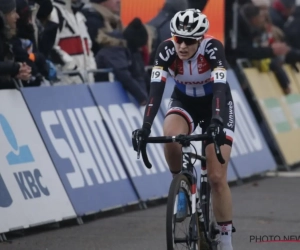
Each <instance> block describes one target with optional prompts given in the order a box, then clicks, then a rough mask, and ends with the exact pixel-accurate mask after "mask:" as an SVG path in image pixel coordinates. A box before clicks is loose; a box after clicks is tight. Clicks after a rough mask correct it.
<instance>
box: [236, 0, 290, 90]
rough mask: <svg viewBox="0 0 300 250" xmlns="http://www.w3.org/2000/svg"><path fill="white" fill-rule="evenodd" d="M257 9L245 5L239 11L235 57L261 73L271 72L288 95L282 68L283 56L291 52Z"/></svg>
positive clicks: (287, 80)
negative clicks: (244, 59) (269, 27)
mask: <svg viewBox="0 0 300 250" xmlns="http://www.w3.org/2000/svg"><path fill="white" fill-rule="evenodd" d="M268 25H269V23H268V22H266V19H265V15H263V12H262V11H261V10H260V8H259V7H257V6H255V5H253V4H252V3H250V4H245V5H244V6H243V7H242V8H241V10H240V18H239V33H238V45H237V50H236V52H237V57H240V58H247V59H249V60H251V61H252V62H253V63H254V65H255V66H257V67H258V68H259V69H260V70H261V71H268V70H272V71H273V72H274V73H275V76H276V77H277V79H278V82H279V83H280V85H281V87H282V89H283V91H284V93H286V94H289V93H290V91H291V90H290V87H289V83H290V82H289V79H288V76H287V74H286V72H285V71H284V69H283V68H282V64H283V63H284V58H285V56H286V55H287V54H288V53H289V52H290V51H291V48H290V47H289V46H287V44H286V43H284V42H282V41H280V40H279V39H278V38H276V37H275V36H274V35H273V33H272V32H270V30H267V27H268Z"/></svg>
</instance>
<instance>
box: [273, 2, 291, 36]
mask: <svg viewBox="0 0 300 250" xmlns="http://www.w3.org/2000/svg"><path fill="white" fill-rule="evenodd" d="M295 7H296V4H295V0H275V1H274V2H273V3H272V6H271V8H270V18H271V21H272V23H273V24H274V25H275V26H277V27H278V28H280V29H281V30H283V29H284V24H285V22H286V21H287V20H288V18H289V17H290V16H291V15H292V14H293V13H294V11H295Z"/></svg>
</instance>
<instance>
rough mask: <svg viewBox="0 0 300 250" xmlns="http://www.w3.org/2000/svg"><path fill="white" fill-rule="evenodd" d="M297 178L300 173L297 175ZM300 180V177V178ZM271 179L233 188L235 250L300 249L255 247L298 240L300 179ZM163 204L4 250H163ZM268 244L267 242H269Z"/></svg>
mask: <svg viewBox="0 0 300 250" xmlns="http://www.w3.org/2000/svg"><path fill="white" fill-rule="evenodd" d="M298 173H299V172H298ZM299 177H300V176H299ZM299 177H270V178H264V179H261V180H258V181H252V182H249V183H247V184H244V185H242V186H239V187H237V186H235V187H232V193H233V200H234V218H235V220H234V223H235V226H236V227H237V230H238V231H237V232H236V233H235V234H234V239H233V240H234V249H235V250H268V249H270V250H282V249H285V250H297V249H300V243H287V242H280V243H255V242H250V237H251V236H257V237H260V236H261V237H262V236H264V235H265V236H271V235H273V236H275V235H278V236H280V237H281V239H282V238H283V237H284V236H286V237H288V236H291V235H295V236H297V238H298V239H299V240H300V196H299V190H300V178H299ZM165 210H166V206H165V204H163V205H160V206H155V207H152V208H149V209H147V210H143V211H133V212H127V213H122V214H119V215H117V216H113V217H108V218H102V219H97V220H93V221H90V222H86V223H85V224H84V225H81V226H76V225H75V226H69V227H63V228H59V229H56V230H53V229H52V230H49V231H41V232H40V233H35V234H31V235H29V236H28V235H27V236H25V237H19V238H16V239H14V240H13V242H12V243H11V244H7V243H5V244H3V243H0V249H1V250H165V249H166V247H165ZM265 239H266V238H265Z"/></svg>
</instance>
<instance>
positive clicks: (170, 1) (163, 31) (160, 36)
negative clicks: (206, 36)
mask: <svg viewBox="0 0 300 250" xmlns="http://www.w3.org/2000/svg"><path fill="white" fill-rule="evenodd" d="M188 4H189V3H188V0H166V1H165V3H164V5H163V8H162V9H161V10H160V12H158V14H157V15H156V16H155V17H154V18H153V19H151V20H150V21H149V22H148V24H149V25H151V26H153V27H154V28H155V30H156V36H155V41H154V43H153V49H152V51H153V53H152V54H151V56H150V64H151V65H153V63H154V57H155V51H156V50H157V47H158V46H159V44H160V43H161V42H163V41H164V40H166V39H169V37H170V21H171V19H172V17H173V16H174V15H175V14H176V13H177V11H180V10H184V9H187V8H188Z"/></svg>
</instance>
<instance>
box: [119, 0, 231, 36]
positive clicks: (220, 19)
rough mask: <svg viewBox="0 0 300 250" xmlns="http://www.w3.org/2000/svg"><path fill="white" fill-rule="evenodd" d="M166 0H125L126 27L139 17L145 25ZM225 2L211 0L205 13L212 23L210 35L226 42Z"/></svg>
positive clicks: (123, 6)
mask: <svg viewBox="0 0 300 250" xmlns="http://www.w3.org/2000/svg"><path fill="white" fill-rule="evenodd" d="M164 2H165V0H143V1H142V0H123V1H122V8H121V10H122V11H121V18H122V22H123V24H124V25H125V26H126V25H127V24H128V23H129V22H130V21H131V20H132V19H133V18H135V17H139V18H141V20H142V21H143V22H144V23H147V22H148V21H150V20H151V19H152V18H153V17H155V16H156V15H157V13H158V12H159V11H160V10H161V8H162V6H163V4H164ZM224 8H225V6H224V0H209V1H208V3H207V5H206V7H205V9H204V11H203V12H204V13H205V14H206V15H207V17H208V20H209V22H210V29H209V31H208V34H209V35H212V36H214V37H215V38H217V39H219V40H220V41H222V42H224V26H225V16H224V13H225V11H224Z"/></svg>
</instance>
